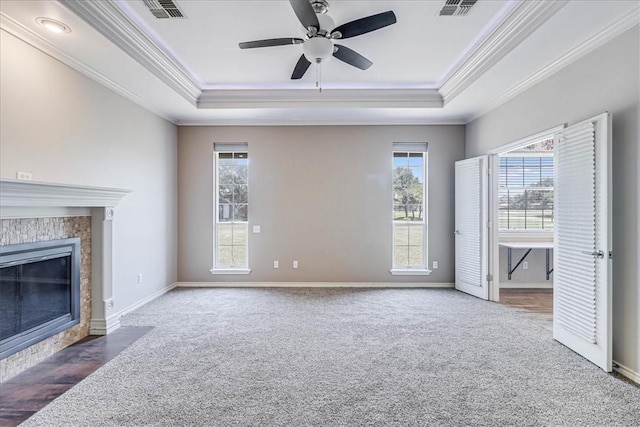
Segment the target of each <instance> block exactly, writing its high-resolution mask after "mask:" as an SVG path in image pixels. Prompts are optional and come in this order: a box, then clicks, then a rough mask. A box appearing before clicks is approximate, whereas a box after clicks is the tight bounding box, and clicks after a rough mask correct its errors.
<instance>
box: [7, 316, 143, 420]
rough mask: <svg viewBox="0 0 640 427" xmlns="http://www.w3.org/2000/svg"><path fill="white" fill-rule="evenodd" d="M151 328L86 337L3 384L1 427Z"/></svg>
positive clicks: (41, 404)
mask: <svg viewBox="0 0 640 427" xmlns="http://www.w3.org/2000/svg"><path fill="white" fill-rule="evenodd" d="M151 329H152V328H151V327H138V326H129V327H122V328H120V329H118V330H116V331H115V332H113V333H112V334H109V335H107V336H90V337H87V338H85V339H83V340H81V341H78V342H77V343H75V344H74V345H72V346H69V347H67V348H65V349H64V350H62V351H60V352H58V353H56V354H54V355H53V356H51V357H49V358H47V359H45V360H44V361H42V362H40V363H38V364H37V365H35V366H33V367H31V368H29V369H27V370H26V371H24V372H22V373H20V374H18V375H16V376H14V377H12V378H9V379H8V380H7V381H5V382H3V383H0V426H1V427H8V426H17V425H18V424H20V423H21V422H23V421H24V420H26V419H27V418H29V417H30V416H31V415H33V414H35V413H36V412H37V411H39V410H40V409H42V408H43V407H45V406H46V405H47V404H48V403H49V402H51V401H52V400H53V399H55V398H57V397H58V396H60V395H61V394H63V393H64V392H66V391H67V390H69V389H70V388H71V387H73V386H74V385H75V384H77V383H78V382H80V381H82V379H84V378H85V377H87V376H88V375H89V374H91V373H92V372H93V371H95V370H96V369H98V368H100V367H101V366H102V365H104V364H105V363H107V362H108V361H109V360H111V359H113V358H114V357H115V356H117V355H118V354H119V353H120V352H122V351H123V350H124V349H125V348H127V347H128V346H130V345H131V344H132V343H133V342H135V341H136V340H137V339H138V338H140V337H142V336H143V335H144V334H146V333H147V332H149V330H151Z"/></svg>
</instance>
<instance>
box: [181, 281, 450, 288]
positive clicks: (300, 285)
mask: <svg viewBox="0 0 640 427" xmlns="http://www.w3.org/2000/svg"><path fill="white" fill-rule="evenodd" d="M176 287H179V288H398V289H401V288H453V287H454V284H453V283H430V282H422V283H398V282H178V283H177V284H176Z"/></svg>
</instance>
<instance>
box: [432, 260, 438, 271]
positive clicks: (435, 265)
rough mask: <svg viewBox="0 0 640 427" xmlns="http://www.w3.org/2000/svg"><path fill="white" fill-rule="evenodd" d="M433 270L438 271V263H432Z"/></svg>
mask: <svg viewBox="0 0 640 427" xmlns="http://www.w3.org/2000/svg"><path fill="white" fill-rule="evenodd" d="M433 269H434V270H437V269H438V261H433Z"/></svg>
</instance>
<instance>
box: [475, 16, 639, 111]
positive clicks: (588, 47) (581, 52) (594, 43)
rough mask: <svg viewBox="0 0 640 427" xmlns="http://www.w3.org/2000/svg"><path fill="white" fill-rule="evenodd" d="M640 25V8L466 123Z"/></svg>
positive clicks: (560, 57)
mask: <svg viewBox="0 0 640 427" xmlns="http://www.w3.org/2000/svg"><path fill="white" fill-rule="evenodd" d="M639 23H640V7H639V8H637V9H636V11H635V13H630V14H628V15H625V16H624V17H622V18H621V19H619V20H618V21H616V22H614V23H612V24H611V25H610V26H609V27H607V28H605V29H604V31H602V32H600V33H599V34H596V35H595V36H593V37H591V38H590V39H588V40H586V41H585V42H583V43H581V44H579V45H578V46H576V47H574V48H573V49H571V50H569V51H568V52H566V53H564V54H562V55H560V56H559V57H558V58H556V60H555V61H553V62H552V63H551V64H549V65H547V66H546V67H544V68H542V69H541V70H539V71H537V72H536V73H534V74H532V75H531V76H529V77H527V78H526V79H524V80H522V81H521V82H520V83H518V84H517V85H515V86H513V87H511V88H510V89H509V90H507V91H506V92H504V93H503V94H502V95H500V96H499V97H497V98H495V99H494V100H493V101H491V102H489V103H488V104H487V105H486V106H485V107H483V108H482V109H480V110H478V111H476V112H475V113H474V114H473V115H472V116H470V117H469V118H468V122H471V121H473V120H475V119H477V118H479V117H481V116H483V115H485V114H487V113H488V112H490V111H492V110H494V109H496V108H498V107H499V106H500V105H502V104H504V103H506V102H507V101H509V100H511V99H513V98H515V97H516V96H518V95H519V94H521V93H522V92H524V91H526V90H527V89H530V88H531V87H533V86H535V85H536V84H538V83H540V82H542V81H544V80H545V79H547V78H549V77H551V76H552V75H553V74H555V73H557V72H558V71H560V70H561V69H563V68H564V67H566V66H568V65H570V64H571V63H573V62H575V61H577V60H578V59H580V58H582V57H583V56H585V55H587V54H589V53H591V52H593V51H594V50H596V49H597V48H599V47H601V46H603V45H605V44H606V43H608V42H610V41H611V40H613V39H615V38H616V37H618V36H620V35H622V34H623V33H625V32H626V31H629V30H630V29H631V28H633V27H635V26H636V25H638V24H639Z"/></svg>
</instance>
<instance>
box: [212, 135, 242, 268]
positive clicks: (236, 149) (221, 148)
mask: <svg viewBox="0 0 640 427" xmlns="http://www.w3.org/2000/svg"><path fill="white" fill-rule="evenodd" d="M213 148H214V149H213V151H214V152H213V191H214V197H213V268H211V269H210V270H209V272H210V273H211V274H213V275H227V274H230V275H242V274H249V273H251V269H250V268H249V265H250V263H249V262H250V259H249V236H250V233H249V218H248V216H247V221H243V222H236V221H230V222H226V223H225V224H231V225H233V224H245V226H246V229H247V232H246V235H247V237H246V239H247V241H246V265H243V266H239V267H229V266H224V267H218V256H219V245H218V225H220V224H222V223H221V222H220V221H219V219H218V215H219V207H220V191H219V188H220V182H219V173H218V167H219V165H218V160H219V156H218V155H219V154H220V153H232V154H235V153H246V154H247V158H248V155H249V150H248V144H246V143H237V144H234V143H223V144H219V143H215V144H214V147H213ZM247 168H248V162H247ZM247 170H248V169H247ZM248 188H249V176H248V174H247V189H248ZM248 206H249V200H248V198H247V208H248Z"/></svg>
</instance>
